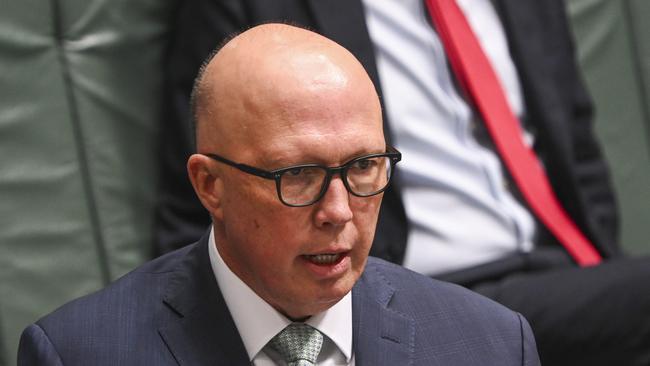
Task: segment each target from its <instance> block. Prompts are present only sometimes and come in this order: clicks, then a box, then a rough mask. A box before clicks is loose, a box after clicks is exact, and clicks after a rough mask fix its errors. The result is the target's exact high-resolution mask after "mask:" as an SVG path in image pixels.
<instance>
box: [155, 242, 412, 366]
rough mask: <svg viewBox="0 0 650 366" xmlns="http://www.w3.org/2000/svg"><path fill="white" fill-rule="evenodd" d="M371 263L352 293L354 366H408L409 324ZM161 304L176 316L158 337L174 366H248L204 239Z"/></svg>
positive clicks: (176, 272)
mask: <svg viewBox="0 0 650 366" xmlns="http://www.w3.org/2000/svg"><path fill="white" fill-rule="evenodd" d="M373 261H374V260H373V259H369V265H368V266H367V267H366V270H365V271H364V274H363V275H362V276H361V278H360V279H359V281H358V282H357V284H356V285H355V286H354V288H353V290H352V323H353V336H352V337H353V340H352V342H353V348H354V357H355V363H356V365H357V366H363V365H372V366H380V365H410V364H411V363H412V359H413V352H414V329H415V325H414V321H413V319H412V318H411V317H409V316H407V315H405V314H402V313H400V312H397V311H395V310H393V309H391V306H390V304H391V301H392V300H393V298H394V295H395V289H394V288H393V287H392V286H391V285H390V284H389V283H388V282H387V281H386V280H385V279H384V277H383V276H382V275H381V273H379V272H378V271H377V267H376V266H374V265H370V264H371V263H372V262H373ZM163 302H164V303H165V305H166V306H167V307H168V308H169V309H170V311H173V312H174V313H175V315H176V316H175V317H174V318H173V320H172V321H170V322H169V323H168V324H165V325H164V326H163V327H161V328H160V329H159V330H158V331H159V333H160V335H161V337H162V338H163V341H164V342H165V344H166V345H167V347H168V348H169V350H170V352H171V353H172V354H173V355H174V357H175V359H176V360H177V362H178V364H179V365H181V366H188V365H208V364H210V365H219V364H227V365H234V366H237V365H250V361H249V359H248V355H247V353H246V349H245V347H244V344H243V342H242V340H241V337H240V336H239V333H238V331H237V327H236V326H235V323H234V321H233V319H232V317H231V315H230V312H229V311H228V308H227V306H226V303H225V301H224V298H223V296H222V294H221V291H220V289H219V286H218V285H217V282H216V280H215V277H214V274H213V272H212V268H211V266H210V259H209V256H208V235H207V234H206V235H204V236H203V238H201V240H199V242H198V243H196V244H194V246H193V248H191V249H190V250H189V251H188V252H187V254H186V255H185V257H184V258H182V259H181V260H180V263H179V265H178V266H177V267H176V269H175V270H174V272H173V273H172V274H171V277H170V281H169V284H168V285H167V290H166V293H165V295H164V298H163Z"/></svg>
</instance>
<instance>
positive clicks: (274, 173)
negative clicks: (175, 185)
mask: <svg viewBox="0 0 650 366" xmlns="http://www.w3.org/2000/svg"><path fill="white" fill-rule="evenodd" d="M202 155H205V156H207V157H209V158H211V159H214V160H216V161H219V162H221V163H224V164H227V165H230V166H232V167H234V168H237V169H239V170H241V171H242V172H244V173H248V174H251V175H254V176H257V177H260V178H264V179H269V180H275V188H276V191H277V194H278V198H279V199H280V202H282V203H283V204H285V205H287V206H290V207H305V206H309V205H313V204H314V203H316V202H318V201H319V200H320V199H321V198H323V196H324V195H325V192H327V189H328V188H329V185H330V181H331V180H332V177H333V176H334V175H335V174H339V175H340V176H341V180H342V181H343V185H344V186H345V189H347V191H348V192H349V193H350V194H352V195H354V196H357V197H370V196H374V195H377V194H379V193H381V192H383V191H385V190H386V189H387V188H388V185H389V183H390V179H391V178H392V175H393V173H392V172H393V169H395V164H397V163H398V162H399V161H400V160H402V153H400V152H399V151H397V149H395V148H394V147H392V146H386V152H384V153H379V154H368V155H363V156H359V157H356V158H354V159H352V160H350V161H348V162H346V163H345V164H343V165H340V166H336V167H328V166H324V165H320V164H299V165H292V166H289V167H286V168H280V169H275V170H264V169H260V168H256V167H254V166H250V165H247V164H242V163H237V162H234V161H232V160H229V159H226V158H224V157H223V156H220V155H217V154H211V153H207V154H202ZM384 156H385V157H387V158H388V159H389V161H390V169H391V176H390V177H388V181H387V182H386V186H385V187H384V188H382V189H380V190H379V191H377V192H372V193H370V194H358V193H355V192H354V191H352V189H351V188H350V185H349V183H348V178H347V170H348V168H349V167H350V166H352V164H354V163H356V162H357V161H360V160H363V159H368V158H379V157H384ZM300 168H321V169H323V170H325V178H324V179H323V186H322V187H321V190H320V192H319V193H318V195H316V198H314V199H313V200H311V201H309V202H307V203H302V204H292V203H288V202H286V201H285V200H284V199H283V198H282V187H281V185H282V183H281V182H282V175H283V174H284V173H286V172H288V171H290V170H293V169H300Z"/></svg>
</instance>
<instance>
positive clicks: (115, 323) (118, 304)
mask: <svg viewBox="0 0 650 366" xmlns="http://www.w3.org/2000/svg"><path fill="white" fill-rule="evenodd" d="M207 246H208V236H207V235H206V236H204V237H203V238H202V239H201V241H199V242H198V243H196V244H195V245H193V246H190V247H187V248H183V249H181V250H178V251H176V252H173V253H171V254H168V255H166V256H163V257H161V258H159V259H157V260H155V261H153V262H150V263H148V264H145V265H144V266H142V267H140V268H139V269H137V270H135V271H134V272H132V273H130V274H128V275H126V276H125V277H123V278H121V279H120V280H118V281H117V282H115V283H113V284H112V285H110V286H109V287H108V288H106V289H104V290H102V291H99V292H97V293H95V294H92V295H90V296H86V297H84V298H81V299H79V300H75V301H73V302H71V303H69V304H67V305H64V306H63V307H62V308H60V309H58V310H57V311H55V312H54V313H52V314H51V315H48V316H46V317H45V318H43V319H41V320H39V321H38V322H36V324H33V325H31V326H30V327H28V328H27V329H26V330H25V332H24V333H23V337H22V338H21V343H20V350H19V353H18V365H19V366H45V365H48V366H50V365H51V366H54V365H56V366H59V365H66V366H88V365H92V366H103V365H106V366H127V365H134V366H136V365H137V366H141V365H156V366H161V365H177V364H178V365H183V366H188V365H202V366H205V365H212V366H218V365H224V366H238V365H250V363H249V361H248V355H247V353H246V350H245V348H244V345H243V343H242V340H241V338H240V337H239V334H238V332H237V329H236V327H235V324H234V322H233V320H232V318H231V316H230V313H229V311H228V309H227V306H226V304H225V302H224V299H223V297H222V295H221V292H220V290H219V287H218V285H217V282H216V280H215V278H214V274H213V272H212V268H211V266H210V262H209V256H208V247H207ZM352 319H353V344H354V354H355V362H356V365H357V366H382V365H386V366H405V365H427V366H435V365H440V366H472V365H476V366H479V365H480V366H489V365H495V366H509V365H539V359H538V357H537V351H536V348H535V341H534V339H533V336H532V333H531V330H530V327H529V326H528V323H526V321H525V320H524V319H523V317H521V316H520V315H518V314H516V313H514V312H512V311H510V310H508V309H506V308H505V307H503V306H501V305H498V304H497V303H495V302H493V301H492V300H489V299H487V298H484V297H482V296H480V295H477V294H475V293H472V292H470V291H468V290H465V289H463V288H461V287H458V286H456V285H451V284H446V283H443V282H437V281H433V280H431V279H429V278H427V277H423V276H421V275H418V274H415V273H413V272H410V271H408V270H405V269H404V268H402V267H399V266H396V265H393V264H390V263H387V262H384V261H382V260H378V259H373V258H370V259H369V262H368V266H367V267H366V270H365V271H364V274H363V275H362V277H361V279H360V280H359V282H358V283H357V284H356V285H355V287H354V289H353V290H352Z"/></svg>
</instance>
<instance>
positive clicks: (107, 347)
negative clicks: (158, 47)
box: [19, 24, 539, 366]
mask: <svg viewBox="0 0 650 366" xmlns="http://www.w3.org/2000/svg"><path fill="white" fill-rule="evenodd" d="M194 90H195V92H194V99H193V102H194V105H195V108H194V110H195V119H196V140H197V153H196V154H194V155H192V156H191V157H190V158H189V161H188V163H187V170H188V172H189V176H190V179H191V182H192V185H193V187H194V190H195V191H196V194H197V195H198V197H199V198H200V200H201V202H202V204H203V205H204V207H205V208H206V209H207V210H208V212H209V213H210V215H211V217H212V219H213V225H212V228H211V230H210V231H209V232H208V233H206V234H205V235H204V237H203V238H202V239H201V240H200V241H199V242H197V243H195V244H194V245H191V246H189V247H187V248H185V249H181V250H179V251H176V252H172V253H170V254H168V255H166V256H164V257H161V258H159V259H157V260H155V261H153V262H150V263H148V264H145V265H144V266H142V267H141V268H139V269H137V270H135V271H134V272H132V273H130V274H128V275H126V276H125V277H123V278H122V279H120V280H118V281H117V282H115V283H114V284H112V285H111V286H109V287H108V288H106V289H104V290H102V291H100V292H98V293H95V294H92V295H90V296H87V297H84V298H81V299H79V300H76V301H73V302H71V303H69V304H67V305H64V306H63V307H61V308H60V309H58V310H57V311H55V312H54V313H52V314H50V315H48V316H46V317H45V318H43V319H41V320H39V321H38V322H36V323H35V324H32V325H31V326H29V327H28V328H27V329H26V330H25V332H24V334H23V337H22V339H21V345H20V350H19V365H111V366H113V365H228V366H232V365H251V364H253V365H357V366H359V365H370V366H377V365H390V366H395V365H458V366H461V365H462V366H468V365H499V366H504V365H538V364H539V359H538V357H537V352H536V348H535V342H534V339H533V336H532V334H531V331H530V328H529V326H528V324H527V323H526V321H525V320H524V319H523V318H522V317H521V316H520V315H519V314H516V313H514V312H512V311H510V310H508V309H506V308H504V307H502V306H501V305H498V304H496V303H495V302H492V301H491V300H488V299H486V298H483V297H481V296H479V295H477V294H474V293H471V292H469V291H468V290H465V289H463V288H460V287H457V286H455V285H450V284H444V283H441V282H436V281H434V280H431V279H429V278H427V277H423V276H421V275H418V274H415V273H413V272H410V271H408V270H406V269H404V268H401V267H398V266H395V265H393V264H389V263H387V262H383V261H381V260H378V259H372V258H370V259H369V258H368V252H369V250H370V246H371V243H372V240H373V233H374V231H375V225H376V222H377V217H378V213H379V206H380V203H381V199H382V192H383V191H384V190H385V189H386V188H387V187H388V185H389V183H390V178H391V173H392V171H393V169H394V168H395V164H396V163H397V162H398V161H399V160H400V153H399V152H397V151H396V150H395V149H393V148H391V147H390V146H387V145H386V144H385V142H384V141H385V140H384V135H383V131H382V119H381V108H380V105H379V100H378V97H377V94H376V92H375V88H374V87H373V85H372V82H371V81H370V79H369V78H368V75H367V74H366V73H365V71H364V69H363V67H362V66H361V65H360V64H359V62H358V61H357V60H356V59H355V58H354V57H353V56H352V55H351V54H350V53H349V52H348V51H347V50H345V49H344V48H342V47H341V46H339V45H337V44H335V43H334V42H332V41H330V40H328V39H326V38H323V37H321V36H319V35H316V34H315V33H312V32H309V31H306V30H303V29H299V28H295V27H291V26H287V25H276V24H268V25H263V26H259V27H256V28H253V29H251V30H249V31H247V32H245V33H242V34H241V35H239V36H238V37H236V38H234V39H232V40H231V41H230V42H228V43H227V44H226V45H225V46H224V47H223V48H222V49H221V50H220V51H219V52H218V53H216V55H215V56H214V57H212V59H211V60H209V62H208V63H207V64H206V65H205V66H204V67H203V68H202V72H201V73H200V75H199V77H198V78H197V82H196V84H195V88H194Z"/></svg>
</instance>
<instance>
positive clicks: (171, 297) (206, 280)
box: [158, 234, 250, 366]
mask: <svg viewBox="0 0 650 366" xmlns="http://www.w3.org/2000/svg"><path fill="white" fill-rule="evenodd" d="M207 246H208V235H207V234H206V235H204V236H203V238H202V239H201V240H200V241H199V242H198V243H197V244H195V246H194V248H192V250H191V251H190V252H189V253H188V254H187V256H186V257H185V258H184V259H183V261H182V262H181V264H180V265H179V266H178V267H177V269H176V270H175V271H174V273H173V274H172V276H171V280H170V282H169V284H168V287H167V291H166V294H165V297H164V300H163V301H164V303H165V304H166V305H167V307H169V309H170V311H173V312H174V313H175V315H176V317H174V319H173V320H172V321H171V322H169V323H168V324H166V325H165V326H164V327H161V328H160V329H159V330H158V331H159V333H160V335H161V337H162V338H163V340H164V342H165V344H166V345H167V347H168V348H169V350H170V351H171V353H172V354H173V355H174V357H175V358H176V360H177V362H178V364H179V365H182V366H189V365H228V366H231V365H250V362H249V360H248V355H247V353H246V349H245V348H244V345H243V343H242V340H241V337H240V336H239V333H238V331H237V328H236V326H235V324H234V322H233V320H232V317H231V316H230V312H229V311H228V308H227V306H226V303H225V301H224V299H223V296H222V295H221V291H220V290H219V287H218V285H217V282H216V279H215V278H214V274H213V272H212V267H211V266H210V260H209V256H208V247H207Z"/></svg>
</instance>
